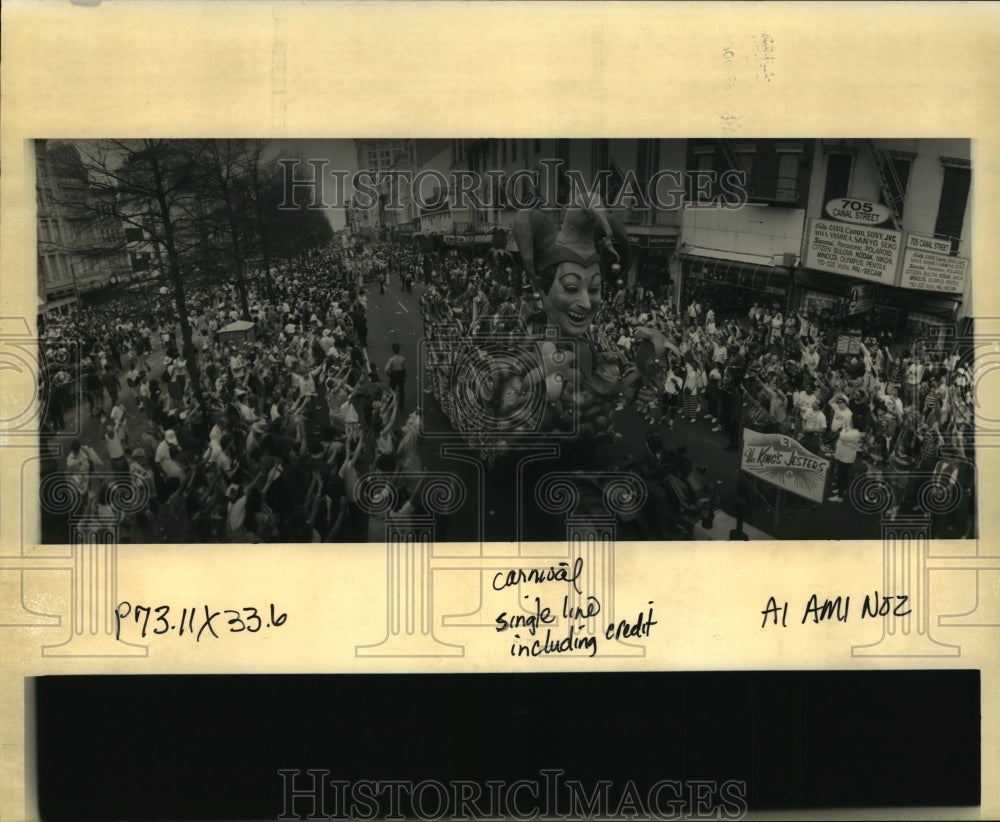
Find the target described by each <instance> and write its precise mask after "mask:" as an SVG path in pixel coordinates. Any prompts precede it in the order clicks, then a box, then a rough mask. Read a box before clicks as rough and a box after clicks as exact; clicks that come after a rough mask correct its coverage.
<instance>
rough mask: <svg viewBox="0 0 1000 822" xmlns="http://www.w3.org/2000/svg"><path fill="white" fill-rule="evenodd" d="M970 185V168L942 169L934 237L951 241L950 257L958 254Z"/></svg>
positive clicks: (950, 166) (951, 167)
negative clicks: (942, 176)
mask: <svg viewBox="0 0 1000 822" xmlns="http://www.w3.org/2000/svg"><path fill="white" fill-rule="evenodd" d="M971 185H972V169H971V168H967V167H963V166H953V165H946V166H945V167H944V183H943V184H942V186H941V201H940V202H939V203H938V215H937V221H936V222H935V223H934V236H935V237H937V238H939V239H942V240H951V254H952V256H955V255H957V254H958V246H959V242H960V238H961V236H962V225H963V224H964V223H965V208H966V205H967V203H968V200H969V187H970V186H971Z"/></svg>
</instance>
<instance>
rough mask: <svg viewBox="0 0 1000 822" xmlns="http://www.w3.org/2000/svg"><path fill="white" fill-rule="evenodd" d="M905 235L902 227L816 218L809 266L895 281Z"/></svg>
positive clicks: (850, 275) (879, 279) (877, 279)
mask: <svg viewBox="0 0 1000 822" xmlns="http://www.w3.org/2000/svg"><path fill="white" fill-rule="evenodd" d="M901 236H902V235H901V234H900V232H898V231H886V230H884V229H881V228H869V227H867V226H861V225H851V224H848V223H835V222H830V221H828V220H813V221H812V222H811V223H810V225H809V243H808V247H807V249H806V267H808V268H814V269H816V270H817V271H829V272H831V273H833V274H843V275H844V276H847V277H858V278H859V279H862V280H871V281H872V282H878V283H885V284H886V285H895V280H896V268H897V265H898V262H899V249H900V246H901Z"/></svg>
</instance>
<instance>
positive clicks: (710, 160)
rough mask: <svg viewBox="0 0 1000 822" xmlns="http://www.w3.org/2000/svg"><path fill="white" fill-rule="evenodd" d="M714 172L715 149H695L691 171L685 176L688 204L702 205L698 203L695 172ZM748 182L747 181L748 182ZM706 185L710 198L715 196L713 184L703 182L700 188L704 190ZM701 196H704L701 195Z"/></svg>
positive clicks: (697, 184)
mask: <svg viewBox="0 0 1000 822" xmlns="http://www.w3.org/2000/svg"><path fill="white" fill-rule="evenodd" d="M714 170H715V148H714V147H712V148H709V147H707V146H706V147H704V148H696V149H695V150H694V155H693V158H692V162H691V169H690V170H689V171H688V175H687V189H688V190H687V199H688V202H689V203H695V204H697V205H704V203H699V194H698V186H699V182H698V180H696V177H695V172H698V171H714ZM748 182H749V181H748ZM706 185H707V188H708V190H709V192H710V193H711V196H713V197H714V196H715V192H716V190H717V186H716V185H715V183H709V184H706V183H705V182H704V180H702V181H701V187H702V188H703V189H704V188H705V187H706ZM701 196H704V194H702V195H701Z"/></svg>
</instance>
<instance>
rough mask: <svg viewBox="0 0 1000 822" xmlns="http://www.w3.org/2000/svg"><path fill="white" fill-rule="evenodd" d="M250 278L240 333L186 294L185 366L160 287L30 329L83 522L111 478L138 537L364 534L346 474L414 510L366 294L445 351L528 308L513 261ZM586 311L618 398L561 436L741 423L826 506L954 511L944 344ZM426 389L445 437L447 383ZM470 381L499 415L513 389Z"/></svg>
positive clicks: (718, 432) (308, 261)
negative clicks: (947, 507) (391, 491)
mask: <svg viewBox="0 0 1000 822" xmlns="http://www.w3.org/2000/svg"><path fill="white" fill-rule="evenodd" d="M269 280H270V281H269V282H268V278H266V277H264V276H257V277H255V278H253V279H252V280H251V281H250V282H249V284H248V297H249V312H250V313H249V320H250V322H251V323H252V331H251V332H243V333H230V332H227V331H226V327H227V326H229V325H230V324H231V323H232V322H234V321H237V320H240V319H243V318H244V312H243V311H242V310H241V300H240V297H239V294H238V293H237V292H236V290H235V289H234V288H232V287H229V288H226V289H219V288H218V287H217V286H216V287H214V288H213V287H208V286H205V287H200V288H199V287H196V286H190V287H189V288H188V294H187V305H188V313H189V320H190V326H191V329H192V341H193V343H194V362H192V361H191V358H190V354H191V351H190V350H188V351H187V352H185V350H184V346H183V345H182V343H181V340H180V336H179V334H178V330H177V329H178V317H177V315H176V312H175V307H174V303H173V296H174V295H173V293H172V292H169V291H168V292H167V293H162V294H152V295H150V294H143V295H142V296H141V297H140V296H135V297H128V296H124V297H120V298H118V299H117V300H115V301H110V302H105V303H104V304H102V305H101V306H98V307H89V308H80V309H79V310H77V311H76V312H75V314H74V315H73V316H72V317H70V318H63V319H61V320H60V322H59V327H58V328H55V329H51V330H50V332H49V334H50V336H49V337H47V338H46V339H45V340H43V345H42V356H43V358H44V360H45V368H44V369H43V375H44V378H43V380H42V383H43V384H42V386H41V390H42V394H43V397H44V400H45V407H46V409H47V415H46V419H45V429H44V431H43V434H44V435H45V436H46V437H47V438H48V439H49V440H51V439H52V438H53V437H56V436H58V435H59V433H60V432H61V431H65V430H66V429H67V428H68V427H69V426H68V425H67V419H66V417H67V414H68V412H71V411H72V410H73V409H74V405H75V402H76V399H77V397H78V398H79V403H80V404H79V407H78V408H76V413H78V414H79V415H80V416H81V417H86V418H89V419H90V420H93V421H95V425H94V427H96V430H97V431H99V432H100V433H99V435H98V436H97V437H96V438H90V439H87V440H76V441H72V442H71V443H69V447H68V450H67V454H66V456H65V461H64V463H63V464H62V465H60V466H59V468H60V469H61V470H62V471H64V473H65V475H66V476H67V478H68V480H69V481H71V482H72V483H74V485H75V486H76V488H77V490H78V491H79V493H80V498H81V503H80V505H81V510H82V508H84V507H86V508H87V509H88V510H91V511H97V512H100V511H102V510H105V511H106V510H108V493H109V492H108V477H109V476H111V475H117V476H120V477H126V478H128V481H129V482H131V483H132V484H133V485H134V488H135V490H136V493H137V494H140V495H141V496H142V497H143V498H144V499H147V500H148V504H147V505H145V507H144V508H143V509H142V510H141V511H138V512H137V513H133V514H129V515H127V516H125V517H123V521H122V523H121V525H122V528H123V529H124V530H125V531H126V532H127V531H128V530H129V529H131V531H132V533H133V536H134V539H135V540H137V541H194V542H212V541H234V542H258V541H264V542H266V541H280V542H297V541H349V542H355V541H367V540H371V539H376V540H377V539H379V534H380V529H381V528H384V520H383V521H380V520H379V517H378V516H373V515H369V514H368V513H367V512H366V511H364V510H363V509H362V507H361V506H360V505H359V504H358V500H357V493H356V492H357V487H358V483H359V481H360V480H361V478H362V477H364V476H365V475H366V474H369V473H374V474H376V475H378V476H380V477H384V478H385V479H386V480H387V481H389V482H391V483H394V484H395V486H396V488H397V490H398V492H399V493H398V500H399V504H400V505H410V506H411V507H412V506H414V505H419V494H418V493H417V491H418V489H419V480H417V479H414V478H415V477H418V476H419V474H420V472H421V461H420V452H419V450H418V440H419V420H418V419H417V417H416V412H414V413H413V414H407V413H406V412H407V404H406V392H405V386H406V382H407V363H406V358H405V356H404V355H403V354H402V353H401V352H400V349H399V347H398V346H396V348H395V349H394V353H393V356H392V357H391V358H389V359H388V360H387V361H386V362H384V363H381V362H380V363H376V362H373V361H372V360H371V359H370V358H369V355H368V350H367V347H368V340H367V337H368V316H367V296H366V292H368V293H371V291H372V290H373V289H376V288H377V289H379V291H380V292H384V291H385V290H386V289H387V288H395V289H399V290H404V291H405V290H410V291H412V290H413V289H414V286H415V285H416V284H418V283H419V284H421V285H422V286H423V287H422V288H420V289H418V291H419V292H420V298H419V299H420V305H421V307H422V310H423V314H424V322H425V336H426V337H427V338H430V339H433V338H435V337H437V338H439V339H440V338H441V336H442V335H443V334H444V335H450V336H448V337H447V338H446V339H447V340H448V341H449V343H450V344H451V345H453V346H459V345H463V344H467V343H468V342H469V340H472V339H473V338H476V337H477V336H478V337H479V338H481V337H482V336H483V335H484V334H486V335H489V336H490V337H491V338H492V339H494V340H504V339H507V340H510V341H511V343H512V344H513V345H516V344H517V341H518V340H523V335H524V333H525V328H526V326H527V324H528V323H529V322H530V318H531V317H532V316H533V315H534V314H535V313H537V312H538V311H539V308H540V303H539V295H538V293H537V292H536V291H534V290H533V289H532V287H531V286H530V285H529V284H528V283H527V281H526V279H525V278H524V276H523V272H521V271H520V270H519V267H518V265H517V263H516V261H515V258H514V257H513V256H512V255H511V254H509V253H508V252H505V251H502V250H496V249H493V250H491V251H488V252H486V253H484V254H483V255H482V256H480V257H471V258H470V257H469V256H462V255H447V254H430V255H421V254H419V253H418V251H417V249H416V247H415V246H414V245H412V244H390V243H382V242H368V243H367V244H366V245H365V246H364V248H360V247H359V248H357V249H355V248H353V247H351V248H347V247H341V246H340V245H337V246H336V247H335V248H330V249H325V250H323V251H319V252H314V253H312V254H311V255H309V256H308V257H307V258H305V259H304V260H300V261H298V262H297V263H295V264H289V265H286V266H284V267H278V268H276V269H274V270H273V271H272V272H271V274H270V277H269ZM164 291H166V289H164ZM598 301H599V302H600V308H601V310H600V312H599V313H596V315H595V319H594V322H593V324H592V326H591V327H590V329H589V331H588V335H589V337H590V338H592V339H594V338H596V339H599V340H600V349H601V350H607V351H612V352H614V353H615V355H616V357H617V359H616V360H609V361H608V365H609V367H610V368H611V370H613V376H609V378H608V384H609V385H613V386H615V389H616V390H614V391H612V392H602V396H597V397H594V398H593V399H594V400H595V402H593V403H591V406H590V410H588V411H587V414H588V416H587V417H586V418H585V421H584V425H583V426H581V429H580V430H581V431H583V430H586V432H587V433H588V434H597V435H600V434H602V433H604V434H607V435H608V436H610V437H613V436H614V433H613V424H612V418H613V417H614V415H615V412H617V411H620V410H621V409H622V408H623V407H625V406H626V405H627V404H629V403H632V404H634V406H635V407H636V408H637V409H638V410H640V411H641V412H642V414H643V415H644V417H645V419H646V422H647V424H648V425H649V426H650V427H651V429H655V430H663V431H670V430H671V429H673V428H674V427H675V425H676V424H677V422H678V421H679V420H685V421H686V422H687V423H688V424H690V425H695V426H698V427H699V428H700V429H703V433H705V434H706V435H707V436H712V437H717V438H718V439H717V442H718V446H719V448H720V449H722V450H728V451H738V450H739V449H740V447H741V438H742V432H743V430H744V429H750V430H753V431H757V432H762V433H772V434H785V435H788V436H790V437H792V438H794V439H796V440H798V441H799V442H800V443H801V444H802V445H803V446H804V447H805V448H807V449H808V450H810V451H812V452H813V453H815V454H822V455H824V456H826V457H828V458H830V460H831V462H832V467H831V471H830V481H829V486H828V494H827V497H828V500H829V501H830V502H832V503H839V502H843V501H844V500H846V499H847V498H848V494H849V493H850V486H851V482H852V480H853V478H854V476H855V475H856V474H857V473H858V472H861V471H868V472H877V473H879V474H881V475H884V476H886V478H887V481H888V483H889V485H890V486H891V488H892V491H893V501H892V509H891V511H890V513H891V514H894V513H896V512H898V511H899V509H900V507H901V506H907V505H911V504H913V503H914V500H915V495H916V493H917V491H918V489H919V485H920V483H921V481H922V480H921V479H920V477H922V476H926V475H928V474H934V473H936V474H938V475H942V476H945V477H946V478H947V480H948V481H949V482H951V483H953V484H956V483H957V484H958V485H959V486H960V487H961V488H962V491H963V493H964V494H965V495H966V498H968V499H969V500H970V501H969V508H970V510H972V509H971V495H972V492H973V489H972V482H973V480H972V474H973V472H972V471H971V470H970V468H969V466H970V465H971V461H972V456H973V441H972V430H973V412H972V398H971V391H972V384H971V378H970V374H969V372H968V371H967V369H966V368H965V366H964V365H963V364H962V362H961V360H960V358H959V353H958V352H957V351H953V352H950V353H949V354H948V355H947V356H941V355H935V354H934V353H933V352H931V353H928V351H927V350H926V349H925V348H924V347H923V346H922V344H921V343H920V342H919V341H917V342H915V343H913V344H909V341H905V342H906V344H904V341H898V340H894V339H893V337H892V334H891V333H890V332H889V331H888V330H886V329H882V330H880V331H879V332H877V333H876V332H872V333H870V334H869V335H868V336H863V335H861V336H852V335H850V334H847V335H845V333H844V329H843V328H842V327H841V325H840V324H837V323H833V322H830V321H829V320H828V319H826V318H824V317H822V316H818V315H817V314H815V313H814V312H809V311H805V310H802V311H795V310H792V311H788V310H786V309H785V307H784V306H782V305H781V304H778V303H773V302H769V301H766V300H761V301H759V302H755V303H754V304H753V305H751V306H748V307H746V309H747V310H746V311H745V313H743V314H742V315H733V314H732V313H727V315H726V316H718V315H717V314H716V312H715V311H714V310H713V305H712V304H711V303H710V302H709V301H708V300H707V299H705V300H702V299H699V298H693V299H690V300H688V301H687V302H686V304H684V305H683V306H682V307H681V308H680V310H678V309H677V308H676V307H675V306H674V305H673V304H672V303H671V300H670V299H669V298H668V294H667V289H666V288H665V287H661V288H659V289H652V288H645V287H643V286H627V285H626V284H625V282H624V280H623V279H619V280H618V281H617V282H615V281H611V280H609V279H606V280H605V282H604V283H603V284H602V286H601V294H600V295H599V297H598ZM845 336H846V348H845ZM69 341H73V342H72V343H70V342H69ZM425 379H427V380H428V381H429V382H430V386H429V390H431V391H432V392H433V393H434V395H435V396H436V397H437V398H438V400H439V402H440V404H441V406H442V410H443V411H444V412H445V416H447V417H448V418H449V419H451V420H452V423H453V424H454V425H455V427H456V428H458V429H459V430H461V429H462V426H463V424H464V423H463V421H462V420H461V419H459V418H458V417H459V409H456V408H452V407H449V402H450V400H449V398H450V397H451V398H453V397H454V396H455V392H454V385H452V383H451V381H450V379H451V378H450V376H449V375H448V374H447V373H444V372H440V373H439V372H433V373H428V374H427V375H425ZM629 386H632V388H633V390H631V391H629ZM636 387H638V388H640V389H641V390H639V391H638V392H636V391H635V390H634V389H635V388H636ZM490 388H491V390H492V391H493V393H494V395H495V396H494V397H493V400H494V403H495V407H499V408H500V410H501V411H502V410H503V408H504V405H503V404H504V402H505V401H506V399H505V398H506V397H507V394H509V393H519V392H522V391H523V390H524V389H523V387H522V385H521V383H520V381H518V383H517V384H516V385H512V383H511V382H510V381H508V382H506V383H504V384H503V385H500V384H497V385H492V386H490ZM88 415H89V417H88ZM487 439H489V438H488V437H487V438H481V439H480V441H479V443H480V444H481V445H482V444H483V443H484V442H486V440H487ZM43 508H44V500H43ZM971 519H974V517H973V518H971ZM125 538H128V537H127V536H126V537H125Z"/></svg>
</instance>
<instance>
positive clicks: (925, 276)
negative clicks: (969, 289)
mask: <svg viewBox="0 0 1000 822" xmlns="http://www.w3.org/2000/svg"><path fill="white" fill-rule="evenodd" d="M968 270H969V261H968V260H967V259H965V258H964V257H952V256H951V241H950V240H938V239H935V238H933V237H917V236H914V235H912V234H911V235H909V236H908V237H907V238H906V250H905V251H904V252H903V278H902V280H901V282H900V285H901V286H903V288H917V289H920V290H921V291H942V292H946V293H949V294H954V293H959V292H961V291H964V290H965V278H966V277H967V276H968Z"/></svg>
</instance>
